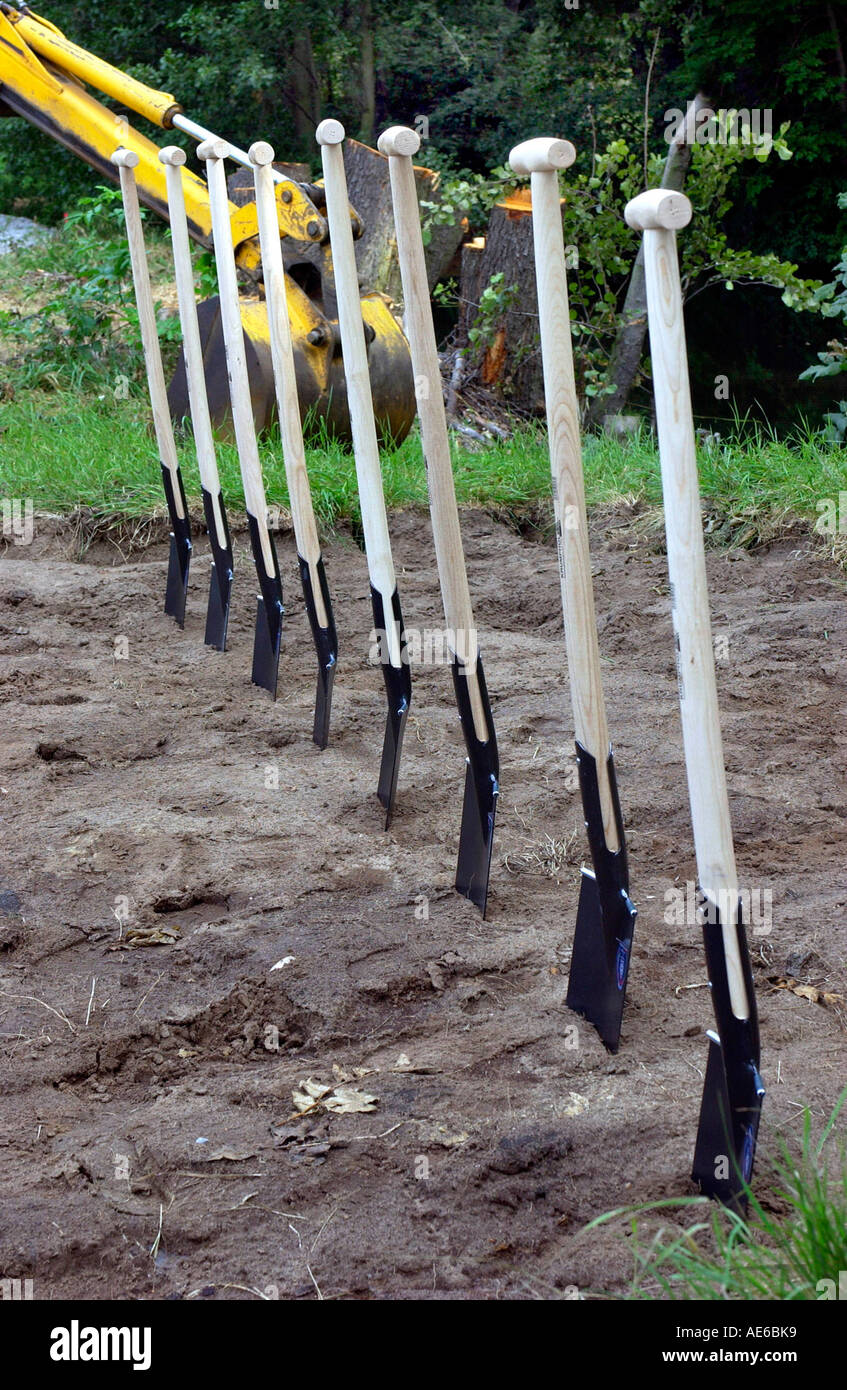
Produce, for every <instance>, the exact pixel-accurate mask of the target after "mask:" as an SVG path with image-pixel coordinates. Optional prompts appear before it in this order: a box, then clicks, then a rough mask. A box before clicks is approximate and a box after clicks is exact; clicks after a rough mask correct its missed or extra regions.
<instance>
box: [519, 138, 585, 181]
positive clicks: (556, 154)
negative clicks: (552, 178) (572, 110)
mask: <svg viewBox="0 0 847 1390" xmlns="http://www.w3.org/2000/svg"><path fill="white" fill-rule="evenodd" d="M575 159H576V150H575V149H574V147H573V145H572V144H571V142H570V140H556V139H551V137H550V136H548V135H540V136H538V138H537V139H535V140H524V142H523V144H522V145H515V148H514V149H513V150H512V152H511V154H510V155H509V164H510V165H511V167H512V169H513V170H514V172H515V173H516V174H552V173H554V172H555V171H557V170H559V169H569V168H570V166H571V165H572V164H573V162H574V160H575Z"/></svg>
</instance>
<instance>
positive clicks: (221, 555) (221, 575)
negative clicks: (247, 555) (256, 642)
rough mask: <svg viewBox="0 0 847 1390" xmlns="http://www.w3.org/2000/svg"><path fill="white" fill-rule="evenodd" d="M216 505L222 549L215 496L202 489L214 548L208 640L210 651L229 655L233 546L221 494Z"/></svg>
mask: <svg viewBox="0 0 847 1390" xmlns="http://www.w3.org/2000/svg"><path fill="white" fill-rule="evenodd" d="M217 504H218V508H219V510H220V517H221V521H222V522H223V529H224V535H225V538H226V544H225V545H221V543H220V538H219V536H218V523H217V519H216V517H215V505H214V499H213V498H212V494H211V493H210V492H207V491H206V489H205V488H203V511H204V512H205V515H206V528H207V530H208V532H209V544H210V546H211V548H212V562H213V563H212V577H211V582H210V584H209V606H208V608H207V609H206V636H205V639H204V640H205V643H206V646H207V647H215V648H216V650H217V651H219V652H223V651H226V633H227V627H228V626H229V600H230V594H231V590H232V574H233V561H232V542H231V540H230V535H229V523H228V521H227V516H226V510H225V508H224V499H223V497H222V496H221V494H220V493H218V496H217Z"/></svg>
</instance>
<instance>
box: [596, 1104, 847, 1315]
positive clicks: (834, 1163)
mask: <svg viewBox="0 0 847 1390" xmlns="http://www.w3.org/2000/svg"><path fill="white" fill-rule="evenodd" d="M845 1101H847V1088H845V1090H844V1091H842V1093H841V1096H840V1097H839V1100H838V1102H837V1104H836V1106H835V1108H834V1109H833V1111H832V1114H831V1115H830V1117H829V1119H828V1121H827V1123H826V1125H825V1126H824V1128H823V1130H822V1132H821V1134H820V1135H819V1136H817V1137H815V1136H814V1134H813V1131H812V1118H811V1114H810V1112H809V1110H808V1109H807V1110H805V1111H804V1112H803V1138H802V1143H801V1146H800V1153H799V1154H798V1155H795V1154H793V1153H792V1152H791V1150H790V1149H789V1147H788V1145H787V1144H786V1143H785V1141H784V1140H782V1139H780V1142H779V1146H778V1151H777V1154H776V1157H775V1158H774V1159H773V1160H772V1162H771V1164H770V1165H769V1166H768V1165H763V1164H760V1165H759V1173H758V1176H757V1177H756V1179H755V1182H756V1190H753V1189H752V1188H750V1187H748V1189H747V1196H748V1212H747V1216H746V1217H742V1216H739V1215H737V1214H735V1213H733V1212H730V1211H727V1210H726V1209H725V1208H724V1207H721V1206H718V1205H716V1204H715V1203H714V1202H711V1201H710V1200H709V1199H708V1198H703V1197H681V1198H678V1199H676V1200H671V1201H660V1202H650V1203H645V1204H644V1205H642V1206H637V1207H630V1208H618V1209H617V1210H615V1211H611V1212H606V1213H605V1214H604V1215H603V1216H600V1217H597V1218H596V1220H594V1221H592V1222H591V1223H590V1224H589V1225H588V1226H587V1227H586V1228H585V1230H586V1232H589V1231H592V1230H596V1229H597V1228H598V1227H601V1226H604V1225H608V1224H609V1223H610V1222H613V1221H614V1222H619V1221H621V1220H622V1219H623V1220H625V1221H626V1222H627V1225H628V1231H627V1233H626V1235H622V1239H625V1240H626V1244H627V1247H628V1248H629V1249H630V1251H631V1253H632V1258H633V1265H634V1268H633V1274H632V1281H631V1284H630V1287H629V1288H628V1289H627V1292H626V1295H625V1296H626V1297H627V1298H628V1299H654V1298H667V1299H674V1300H688V1299H708V1300H715V1299H722V1300H742V1299H743V1300H748V1299H780V1300H788V1301H797V1300H817V1299H822V1298H825V1297H831V1296H835V1297H837V1296H838V1280H839V1272H840V1271H844V1270H847V1152H845V1145H844V1140H843V1138H839V1139H838V1141H837V1142H836V1141H835V1124H836V1121H837V1120H838V1118H839V1115H840V1113H841V1111H842V1108H843V1107H844V1104H845ZM758 1191H761V1193H762V1196H761V1197H759V1196H757V1192H758ZM662 1212H668V1213H670V1212H673V1213H674V1214H678V1215H679V1217H680V1218H682V1217H683V1216H684V1215H685V1214H686V1213H688V1214H690V1215H692V1216H694V1217H695V1218H696V1219H695V1220H694V1221H693V1223H692V1224H689V1225H686V1226H684V1227H683V1228H682V1229H680V1227H679V1224H678V1223H677V1224H676V1225H675V1226H674V1227H672V1228H669V1226H668V1225H667V1224H661V1225H659V1226H658V1227H657V1226H656V1217H657V1215H658V1214H660V1213H662ZM833 1289H834V1290H835V1293H834V1295H833V1292H832V1291H833Z"/></svg>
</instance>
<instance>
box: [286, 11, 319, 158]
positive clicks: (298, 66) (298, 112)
mask: <svg viewBox="0 0 847 1390" xmlns="http://www.w3.org/2000/svg"><path fill="white" fill-rule="evenodd" d="M290 71H291V104H292V114H293V116H294V128H295V130H296V131H297V135H298V138H299V139H300V140H302V141H303V142H304V144H305V147H306V149H311V148H312V146H313V145H314V143H315V127H316V126H317V124H318V122H319V121H320V118H321V114H320V112H321V101H320V84H319V82H318V73H317V68H316V67H315V55H314V52H313V50H312V36H311V34H310V33H309V30H308V29H304V30H303V32H302V33H301V34H298V35H297V37H296V38H295V39H294V41H293V42H292V45H291V68H290Z"/></svg>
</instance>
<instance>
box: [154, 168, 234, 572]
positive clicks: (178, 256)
mask: <svg viewBox="0 0 847 1390" xmlns="http://www.w3.org/2000/svg"><path fill="white" fill-rule="evenodd" d="M185 158H186V156H185V150H182V149H180V147H179V145H167V146H166V147H165V148H164V149H162V150H160V151H159V160H160V162H161V163H162V164H164V166H165V182H166V184H167V190H168V221H169V222H170V227H171V246H172V249H173V258H174V276H175V279H176V292H177V299H178V301H179V321H180V325H181V327H182V346H183V354H184V357H185V376H186V380H187V382H188V399H189V401H190V403H191V425H192V429H193V431H194V444H195V448H196V450H197V467H198V469H199V471H200V481H201V483H202V484H203V486H204V488H205V489H206V491H207V492H208V493H209V495H210V497H211V499H212V510H213V512H214V517H215V529H216V530H217V534H218V544H219V545H220V547H221V548H222V549H223V550H225V549H226V548H227V535H226V527H225V525H224V519H223V517H222V516H221V507H220V490H221V484H220V478H219V477H218V461H217V456H216V454H215V440H214V436H213V434H212V421H211V417H210V415H209V400H208V396H207V394H206V374H205V371H204V370H203V348H202V346H201V344H200V327H199V324H198V322H197V300H196V298H195V295H194V271H193V269H192V265H191V247H190V244H189V240H188V220H187V218H186V213H185V192H184V190H183V187H182V166H183V164H184V163H185Z"/></svg>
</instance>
